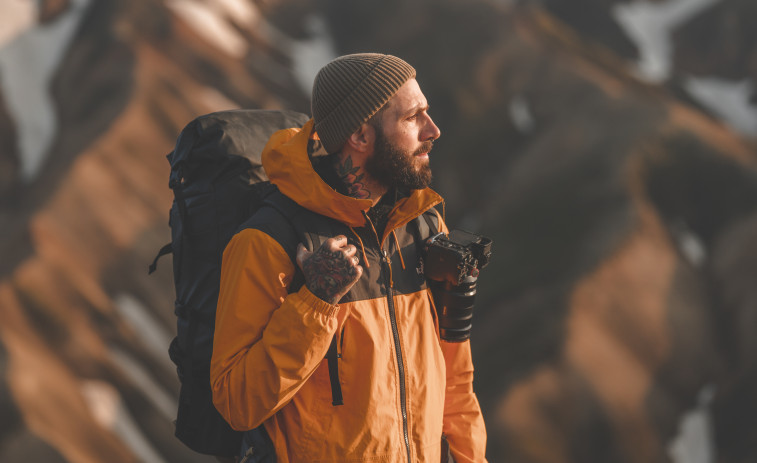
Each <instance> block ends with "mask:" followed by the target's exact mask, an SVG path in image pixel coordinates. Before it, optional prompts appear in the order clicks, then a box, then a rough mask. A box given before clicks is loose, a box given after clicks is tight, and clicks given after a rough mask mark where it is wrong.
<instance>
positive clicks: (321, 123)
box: [311, 53, 415, 153]
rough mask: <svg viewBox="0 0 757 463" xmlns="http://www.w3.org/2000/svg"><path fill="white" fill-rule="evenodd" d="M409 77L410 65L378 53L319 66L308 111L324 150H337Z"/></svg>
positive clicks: (411, 68)
mask: <svg viewBox="0 0 757 463" xmlns="http://www.w3.org/2000/svg"><path fill="white" fill-rule="evenodd" d="M413 77H415V69H413V67H412V66H410V65H409V64H407V63H406V62H405V61H403V60H401V59H400V58H397V57H396V56H392V55H383V54H380V53H358V54H354V55H345V56H340V57H339V58H336V59H335V60H333V61H331V62H330V63H328V64H327V65H326V66H324V67H323V68H321V70H320V71H318V75H316V76H315V81H314V82H313V95H312V101H311V110H312V112H313V119H314V120H315V130H316V132H317V133H318V136H319V137H320V139H321V142H322V143H323V147H324V148H326V151H328V152H329V153H334V152H336V151H339V149H341V147H342V145H344V142H345V141H347V138H348V137H349V136H350V134H352V133H353V132H354V131H355V130H357V129H358V128H359V127H360V125H361V124H362V123H364V122H365V121H367V120H368V119H370V118H371V116H373V115H374V114H375V113H376V112H378V110H379V109H381V107H382V106H384V105H385V104H386V102H387V101H389V99H391V98H392V96H394V94H395V93H397V90H399V88H400V87H401V86H402V85H403V84H404V83H405V82H407V81H408V80H410V79H412V78H413Z"/></svg>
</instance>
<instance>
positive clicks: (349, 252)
mask: <svg viewBox="0 0 757 463" xmlns="http://www.w3.org/2000/svg"><path fill="white" fill-rule="evenodd" d="M343 249H344V255H345V256H347V257H352V256H354V255H355V254H356V253H357V248H356V247H355V246H354V245H352V244H348V245H347V246H345V247H344V248H343Z"/></svg>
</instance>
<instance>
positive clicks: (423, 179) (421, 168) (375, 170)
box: [365, 130, 433, 190]
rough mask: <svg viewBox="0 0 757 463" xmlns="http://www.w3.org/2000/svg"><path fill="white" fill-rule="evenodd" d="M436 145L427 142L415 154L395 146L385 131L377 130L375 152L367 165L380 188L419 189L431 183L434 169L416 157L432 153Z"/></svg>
mask: <svg viewBox="0 0 757 463" xmlns="http://www.w3.org/2000/svg"><path fill="white" fill-rule="evenodd" d="M432 145H433V142H432V141H431V140H427V141H425V142H423V144H421V146H420V147H419V148H418V149H417V150H415V151H414V152H412V153H411V152H409V151H405V150H403V149H401V148H399V147H398V146H396V145H393V144H392V143H391V142H390V141H389V140H388V139H387V138H386V137H385V136H384V133H383V131H382V130H376V143H375V146H374V153H373V156H371V157H370V158H369V159H368V161H366V163H365V170H366V172H367V173H368V175H369V176H370V177H371V178H373V179H374V180H376V181H378V182H379V183H380V184H381V185H383V186H385V187H387V188H391V187H396V188H400V189H410V190H420V189H422V188H426V187H427V186H429V185H430V184H431V166H430V165H429V163H428V160H426V162H423V161H422V160H421V159H420V158H418V157H417V156H418V155H420V154H423V153H428V152H429V151H431V147H432Z"/></svg>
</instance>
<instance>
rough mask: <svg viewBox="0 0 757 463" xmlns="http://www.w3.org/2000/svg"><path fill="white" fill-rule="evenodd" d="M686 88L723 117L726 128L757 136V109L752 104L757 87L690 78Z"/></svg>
mask: <svg viewBox="0 0 757 463" xmlns="http://www.w3.org/2000/svg"><path fill="white" fill-rule="evenodd" d="M683 84H684V88H686V90H687V91H688V92H689V93H690V94H691V95H692V96H693V97H694V98H696V99H697V101H699V102H700V103H702V104H703V105H704V106H706V107H707V108H708V109H710V110H711V111H712V112H713V113H714V114H715V115H717V116H718V117H720V118H721V119H722V120H723V121H724V122H725V123H726V124H727V125H729V126H730V127H731V128H732V129H734V130H735V131H737V132H740V133H742V134H745V135H751V136H757V106H755V105H753V104H750V102H749V99H750V97H751V96H752V95H753V94H754V91H755V88H754V84H753V83H752V82H751V81H750V80H748V79H747V80H742V81H739V82H734V81H729V80H725V79H719V78H716V77H687V78H686V79H685V80H684V83H683Z"/></svg>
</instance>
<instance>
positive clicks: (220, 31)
mask: <svg viewBox="0 0 757 463" xmlns="http://www.w3.org/2000/svg"><path fill="white" fill-rule="evenodd" d="M166 5H167V6H168V7H169V8H170V9H171V10H173V12H174V13H176V15H178V16H179V17H181V18H182V19H183V20H184V21H186V22H187V24H188V25H189V26H190V27H192V28H193V29H194V30H195V32H197V33H198V34H200V35H201V36H202V37H203V38H204V39H205V40H207V41H208V42H210V44H211V45H213V46H214V47H216V48H218V49H219V50H221V51H222V52H224V53H226V54H227V55H229V56H231V57H234V58H242V57H244V56H245V55H246V54H247V50H248V49H249V43H247V39H245V38H244V37H243V36H242V34H240V33H239V31H238V30H237V29H236V28H235V27H234V24H233V23H232V18H235V20H239V21H244V20H247V21H252V20H253V19H254V18H255V17H256V13H255V12H254V10H251V9H252V8H253V7H252V5H251V4H247V3H244V2H242V1H241V0H223V1H217V2H200V1H193V0H168V1H167V2H166ZM245 5H246V6H245Z"/></svg>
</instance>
